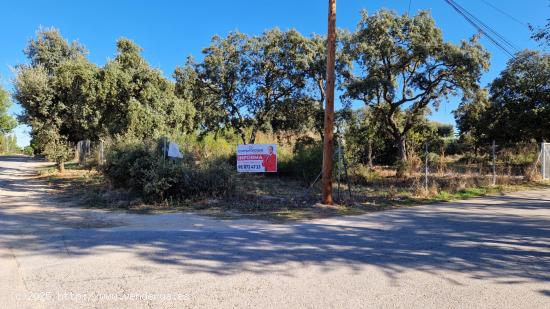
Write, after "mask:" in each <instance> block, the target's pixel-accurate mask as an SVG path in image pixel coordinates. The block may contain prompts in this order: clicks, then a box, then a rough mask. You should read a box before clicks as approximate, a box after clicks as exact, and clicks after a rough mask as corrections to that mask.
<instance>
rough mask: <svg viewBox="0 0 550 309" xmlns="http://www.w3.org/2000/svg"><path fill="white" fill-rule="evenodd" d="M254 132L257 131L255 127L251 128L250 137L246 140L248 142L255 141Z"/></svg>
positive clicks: (252, 142)
mask: <svg viewBox="0 0 550 309" xmlns="http://www.w3.org/2000/svg"><path fill="white" fill-rule="evenodd" d="M256 133H258V130H257V129H256V128H252V133H250V139H249V140H248V143H249V144H254V142H255V141H256Z"/></svg>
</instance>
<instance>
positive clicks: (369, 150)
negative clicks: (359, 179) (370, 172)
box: [367, 139, 373, 169]
mask: <svg viewBox="0 0 550 309" xmlns="http://www.w3.org/2000/svg"><path fill="white" fill-rule="evenodd" d="M367 158H368V166H369V168H370V169H372V168H373V164H372V140H371V139H369V140H368V141H367Z"/></svg>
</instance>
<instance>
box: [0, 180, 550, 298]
mask: <svg viewBox="0 0 550 309" xmlns="http://www.w3.org/2000/svg"><path fill="white" fill-rule="evenodd" d="M14 186H15V185H14V184H11V185H8V186H7V187H4V188H1V190H17V188H15V187H14ZM21 186H23V187H27V184H25V183H22V184H21ZM28 190H31V191H32V190H34V189H32V188H31V189H28ZM489 199H496V200H495V204H494V205H490V211H487V209H484V207H483V206H479V205H476V204H472V203H465V204H459V206H456V207H457V208H459V210H460V211H455V210H454V209H453V207H440V208H437V207H436V208H435V209H434V208H432V207H418V208H408V209H401V210H396V211H387V212H385V213H379V214H375V215H367V216H362V217H354V218H349V219H346V220H348V221H347V222H349V223H350V224H349V225H344V224H342V225H333V224H312V223H299V224H289V225H285V226H279V228H273V226H272V225H267V224H266V226H265V227H262V226H261V225H259V226H258V225H254V226H249V227H247V226H235V227H231V228H227V229H219V230H216V229H203V230H201V229H193V230H174V231H160V230H156V231H155V230H125V229H108V228H105V229H82V228H81V229H78V228H74V227H75V226H74V225H72V223H74V222H78V221H79V220H80V221H83V220H86V218H83V217H78V215H77V214H72V215H71V216H70V217H66V216H63V213H52V212H51V211H44V212H41V211H35V212H32V213H17V212H13V211H10V207H16V206H17V205H16V204H17V199H16V198H14V199H13V200H11V201H6V202H5V201H4V200H3V201H2V204H3V205H2V207H0V246H4V247H15V248H18V250H22V251H24V252H25V253H26V254H29V255H32V254H36V255H55V256H58V257H59V258H64V257H67V258H68V257H74V256H79V255H91V254H103V253H106V252H130V251H131V252H134V254H136V255H138V256H139V257H140V258H142V259H145V260H149V261H152V262H154V263H156V264H159V265H161V266H162V265H170V266H172V267H178V268H181V271H182V272H184V273H195V272H207V273H213V274H217V275H230V274H234V273H240V272H253V273H264V272H269V273H273V272H279V273H280V274H281V275H285V274H289V271H288V270H289V269H288V268H289V267H296V265H300V264H301V265H310V264H315V265H321V266H326V270H327V271H329V270H330V268H331V267H333V266H334V265H340V266H342V265H343V266H346V267H349V269H350V270H352V271H353V270H358V269H360V268H361V267H363V266H369V265H372V266H375V267H377V268H379V269H380V270H382V271H383V272H384V273H385V274H387V276H389V277H391V278H395V277H396V275H397V274H399V273H401V272H403V271H406V270H417V271H421V272H427V273H438V272H440V271H455V272H462V273H465V274H467V275H468V276H469V277H471V278H477V279H493V280H495V281H497V282H501V283H508V284H511V283H521V282H526V281H541V282H545V281H549V280H550V220H549V217H548V216H547V215H544V216H541V215H537V214H540V212H538V213H537V214H532V213H531V212H535V211H538V210H541V209H550V202H549V201H548V200H544V199H541V200H537V199H529V198H519V197H518V198H516V197H494V198H489ZM4 205H7V206H10V205H11V206H10V207H4ZM450 205H451V204H448V206H450ZM520 208H521V209H522V212H514V211H511V210H513V209H520ZM482 210H484V211H482ZM362 221H370V222H375V223H377V224H378V225H376V224H373V225H370V226H368V225H364V226H360V225H361V222H362ZM372 226H380V227H379V228H375V227H372ZM60 227H62V228H63V229H61V230H60V231H61V232H59V233H50V234H48V233H46V232H48V231H53V230H56V229H59V228H60ZM40 231H42V233H41V232H40ZM13 236H22V237H23V238H24V239H28V240H27V241H24V242H22V241H21V237H13ZM61 240H62V241H63V244H64V247H65V249H64V250H60V248H59V242H60V241H61ZM67 252H68V253H69V255H68V254H67ZM289 262H295V263H289ZM296 263H297V264H296ZM292 264H293V265H294V266H291V265H292ZM454 284H459V283H457V282H455V283H454ZM541 293H543V294H548V291H541Z"/></svg>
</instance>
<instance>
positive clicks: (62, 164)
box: [56, 162, 65, 174]
mask: <svg viewBox="0 0 550 309" xmlns="http://www.w3.org/2000/svg"><path fill="white" fill-rule="evenodd" d="M56 165H57V171H59V172H60V173H62V174H63V173H65V162H57V164H56Z"/></svg>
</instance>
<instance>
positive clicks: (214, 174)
mask: <svg viewBox="0 0 550 309" xmlns="http://www.w3.org/2000/svg"><path fill="white" fill-rule="evenodd" d="M186 156H189V154H186ZM192 162H193V160H187V161H182V160H171V159H166V160H164V159H163V156H162V152H161V151H159V147H158V143H152V142H145V143H143V142H142V143H136V142H129V143H122V142H121V143H119V144H115V145H113V146H112V147H111V148H110V150H109V152H108V155H107V163H106V164H105V165H104V166H103V172H104V174H105V175H106V176H107V178H108V179H109V180H110V181H111V183H112V184H113V185H114V186H115V187H122V188H128V189H131V190H133V191H134V192H136V193H138V194H139V195H140V196H142V197H143V198H144V199H145V200H148V201H163V200H164V199H167V198H174V199H188V198H191V199H194V198H199V197H207V196H224V195H228V194H231V193H232V192H233V191H234V188H235V183H234V177H235V175H234V170H233V168H231V167H229V166H228V165H227V164H221V163H220V164H209V163H208V162H204V163H202V164H201V165H199V166H195V165H194V164H193V163H192Z"/></svg>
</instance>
